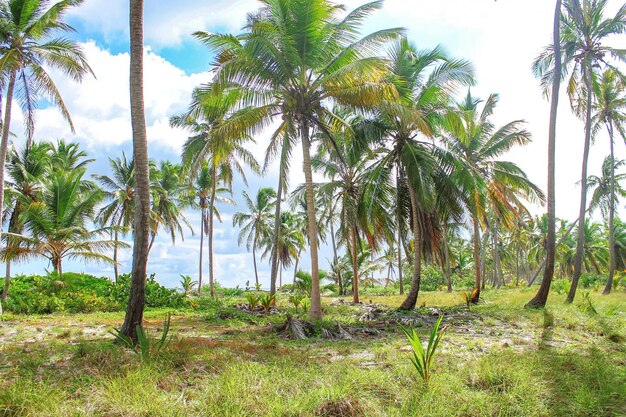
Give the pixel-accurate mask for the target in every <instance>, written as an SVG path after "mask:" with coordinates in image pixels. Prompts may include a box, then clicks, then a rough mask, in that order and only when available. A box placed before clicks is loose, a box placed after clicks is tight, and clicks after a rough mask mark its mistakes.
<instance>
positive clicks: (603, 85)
mask: <svg viewBox="0 0 626 417" xmlns="http://www.w3.org/2000/svg"><path fill="white" fill-rule="evenodd" d="M625 87H626V81H625V80H624V78H623V77H622V76H621V74H619V73H618V72H616V71H615V70H613V69H607V70H606V71H604V73H602V77H600V79H599V80H598V81H597V82H596V83H595V88H596V96H597V98H598V101H597V103H596V109H595V114H594V116H593V122H592V125H593V127H594V131H596V132H597V131H599V129H600V127H601V126H602V125H604V126H605V127H606V130H607V132H608V134H609V149H610V153H609V157H608V161H607V160H606V159H605V161H604V164H603V165H602V177H601V178H592V177H589V186H590V187H594V186H595V187H596V191H594V194H593V195H594V197H595V196H596V192H597V193H598V198H594V197H592V201H591V204H590V206H591V207H593V206H595V205H598V203H599V202H600V201H601V200H602V201H603V203H604V204H602V206H604V207H603V208H604V209H605V210H604V213H603V214H605V217H607V216H606V214H607V213H608V233H609V257H610V259H609V279H608V280H607V283H606V286H605V287H604V292H603V293H604V294H609V293H610V292H611V288H612V287H613V276H614V275H615V264H616V255H615V204H616V202H617V201H616V199H617V196H618V195H620V196H622V197H623V195H622V193H623V189H622V188H621V186H620V185H619V181H620V180H623V177H624V175H623V174H621V175H618V176H616V175H615V170H616V169H618V168H619V167H621V166H623V165H624V161H616V160H615V149H614V148H615V130H617V132H618V133H619V135H620V136H621V137H622V139H623V140H624V142H626V88H625ZM605 168H609V172H608V174H609V175H608V180H609V181H608V184H607V182H606V179H607V175H606V174H607V172H606V170H605ZM618 177H620V178H618ZM607 185H608V187H607ZM607 197H608V205H607V204H606V198H607ZM594 202H597V203H595V204H594Z"/></svg>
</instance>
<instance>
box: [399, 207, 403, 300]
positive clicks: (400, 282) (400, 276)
mask: <svg viewBox="0 0 626 417" xmlns="http://www.w3.org/2000/svg"><path fill="white" fill-rule="evenodd" d="M398 283H399V284H400V295H402V294H404V282H403V277H402V230H400V215H398Z"/></svg>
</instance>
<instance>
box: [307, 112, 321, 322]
mask: <svg viewBox="0 0 626 417" xmlns="http://www.w3.org/2000/svg"><path fill="white" fill-rule="evenodd" d="M310 148H311V142H310V138H309V126H308V124H307V122H306V121H305V122H304V123H303V126H302V156H303V166H304V179H305V188H306V206H307V207H306V211H307V221H308V224H309V225H308V226H309V227H308V229H309V245H310V248H309V250H310V251H311V276H312V286H311V287H312V288H311V306H310V308H309V314H310V315H311V318H313V319H315V320H319V319H321V318H322V300H321V297H320V276H319V269H318V259H317V218H316V217H315V195H314V191H313V172H312V170H311V149H310Z"/></svg>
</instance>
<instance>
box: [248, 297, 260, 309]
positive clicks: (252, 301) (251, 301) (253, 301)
mask: <svg viewBox="0 0 626 417" xmlns="http://www.w3.org/2000/svg"><path fill="white" fill-rule="evenodd" d="M246 301H248V305H249V306H250V311H253V310H255V309H256V308H257V306H258V305H259V296H258V295H257V294H254V293H248V294H246Z"/></svg>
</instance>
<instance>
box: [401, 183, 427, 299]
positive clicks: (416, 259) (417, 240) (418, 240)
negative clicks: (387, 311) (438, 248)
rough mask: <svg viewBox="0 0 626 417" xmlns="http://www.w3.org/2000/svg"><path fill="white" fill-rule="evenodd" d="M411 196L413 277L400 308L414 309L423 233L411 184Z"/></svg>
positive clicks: (420, 264) (418, 280)
mask: <svg viewBox="0 0 626 417" xmlns="http://www.w3.org/2000/svg"><path fill="white" fill-rule="evenodd" d="M408 188H409V196H410V198H411V211H412V213H413V241H414V243H413V251H414V252H413V278H412V279H411V288H410V289H409V293H408V294H407V296H406V299H405V300H404V302H403V303H402V305H401V306H400V310H413V309H414V308H415V306H416V305H417V297H418V295H419V291H420V284H421V278H422V277H421V274H422V235H421V231H420V217H419V212H418V208H417V196H416V195H415V190H414V189H413V188H412V187H411V186H409V187H408Z"/></svg>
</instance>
